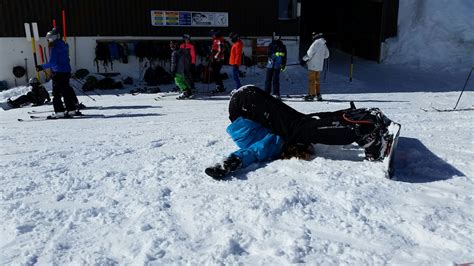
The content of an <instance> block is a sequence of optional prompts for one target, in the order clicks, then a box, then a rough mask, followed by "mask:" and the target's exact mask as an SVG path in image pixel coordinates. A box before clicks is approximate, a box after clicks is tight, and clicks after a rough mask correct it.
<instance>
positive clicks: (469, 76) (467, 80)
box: [453, 67, 474, 110]
mask: <svg viewBox="0 0 474 266" xmlns="http://www.w3.org/2000/svg"><path fill="white" fill-rule="evenodd" d="M472 69H474V67H471V71H470V72H469V75H468V76H467V79H466V82H465V83H464V87H463V88H462V91H461V94H460V95H459V98H458V101H457V102H456V106H454V109H453V110H456V107H458V103H459V100H461V96H462V93H463V92H464V89H466V86H467V83H468V82H469V78H471V74H472Z"/></svg>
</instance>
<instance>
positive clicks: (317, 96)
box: [316, 94, 323, 102]
mask: <svg viewBox="0 0 474 266" xmlns="http://www.w3.org/2000/svg"><path fill="white" fill-rule="evenodd" d="M316 100H317V101H318V102H322V101H323V97H321V94H317V95H316Z"/></svg>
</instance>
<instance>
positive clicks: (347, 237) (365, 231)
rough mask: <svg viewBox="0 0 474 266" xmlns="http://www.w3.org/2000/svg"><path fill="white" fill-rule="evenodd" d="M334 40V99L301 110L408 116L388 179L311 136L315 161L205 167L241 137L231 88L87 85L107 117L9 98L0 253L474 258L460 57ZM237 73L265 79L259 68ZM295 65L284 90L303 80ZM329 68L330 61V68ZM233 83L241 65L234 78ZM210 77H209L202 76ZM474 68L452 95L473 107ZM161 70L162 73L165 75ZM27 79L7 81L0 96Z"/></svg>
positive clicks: (1, 135)
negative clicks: (123, 90) (358, 51)
mask: <svg viewBox="0 0 474 266" xmlns="http://www.w3.org/2000/svg"><path fill="white" fill-rule="evenodd" d="M348 62H349V61H348V56H347V55H344V54H338V53H334V57H333V58H332V61H331V70H330V72H329V73H328V74H327V76H326V79H325V82H324V83H323V86H322V90H323V96H324V98H325V99H326V100H327V101H325V102H313V103H307V102H302V101H300V100H298V99H294V98H291V99H287V100H286V103H287V104H289V105H291V106H292V107H294V108H296V109H297V110H300V111H302V112H308V113H309V112H316V111H330V110H338V109H342V108H347V107H348V106H349V103H348V102H349V101H350V100H354V101H355V103H356V106H359V107H380V108H381V109H382V110H383V111H385V113H386V115H387V116H388V117H390V118H391V119H393V120H395V121H397V122H399V123H401V124H402V133H401V138H400V141H399V145H398V150H397V156H396V161H395V164H396V167H397V172H396V176H395V180H388V179H385V178H383V171H382V167H381V164H378V163H373V162H367V161H364V160H363V157H362V154H363V151H362V150H360V149H358V148H357V147H356V146H346V147H340V146H324V145H316V146H315V149H316V155H315V156H314V158H313V159H312V160H310V161H301V160H296V159H292V160H277V161H272V162H268V163H264V164H260V165H253V166H251V167H250V168H248V169H243V170H240V171H238V172H237V173H235V175H233V176H232V177H231V178H229V179H228V180H225V181H215V180H213V179H212V178H210V177H208V176H206V175H205V174H204V171H203V170H204V168H205V167H207V166H210V165H212V164H214V163H215V162H217V161H219V160H220V159H221V158H223V157H224V156H226V155H227V154H228V153H230V152H232V151H233V150H234V149H235V148H236V147H235V145H234V144H233V142H232V141H231V140H230V138H229V137H228V136H227V135H226V132H225V128H226V126H227V125H228V123H229V121H228V118H227V116H228V114H227V104H228V96H219V97H214V98H211V99H207V98H205V97H202V98H200V99H199V98H198V99H195V100H188V101H177V100H175V99H174V97H165V98H163V99H161V100H159V101H155V100H153V98H154V97H155V95H154V94H140V95H137V96H132V95H130V94H124V95H123V96H116V95H115V93H119V92H120V91H111V92H109V91H100V93H101V94H103V95H102V96H98V95H95V94H94V93H91V95H92V96H93V97H94V98H95V99H96V101H95V102H94V101H92V100H90V99H89V98H87V97H86V96H83V95H82V96H81V95H80V96H79V98H80V100H81V101H82V102H84V103H85V104H86V105H88V106H102V107H103V108H102V109H101V110H86V111H84V113H86V114H104V115H105V117H95V118H85V119H73V120H58V121H41V122H31V123H30V122H18V121H17V118H27V117H28V114H27V111H31V110H51V108H52V107H51V106H41V107H27V108H22V109H14V110H9V111H0V118H1V119H0V147H2V148H1V151H0V167H1V173H2V174H1V177H0V217H1V219H2V222H1V224H0V264H2V265H5V264H7V265H8V264H35V263H37V264H39V265H43V264H62V265H64V264H97V265H113V264H133V265H140V264H154V265H163V264H191V265H202V264H211V265H215V264H246V265H287V264H290V263H307V264H309V265H316V264H325V265H327V264H351V265H362V264H369V265H374V264H375V265H382V264H423V265H449V264H451V263H465V262H474V255H473V254H474V237H473V236H474V210H473V207H472V206H474V196H473V191H474V180H473V178H474V175H473V173H474V165H473V164H472V158H473V155H474V152H473V151H474V145H473V131H474V123H473V121H474V112H473V111H456V112H448V113H440V112H431V111H430V112H425V111H422V110H421V109H420V108H428V109H429V108H430V105H432V106H436V107H440V108H450V109H452V108H453V107H454V105H455V103H456V101H457V99H458V96H459V92H460V89H461V88H462V86H463V85H464V82H465V79H466V77H467V73H466V72H465V71H458V72H456V73H439V72H424V71H420V70H413V69H407V68H405V67H401V66H387V65H378V64H376V63H372V62H366V61H362V60H357V61H356V65H355V79H354V81H353V82H352V83H350V82H349V81H348V77H347V70H348V65H347V64H348ZM247 73H248V76H247V77H246V78H244V79H243V81H244V83H254V84H256V85H259V86H262V85H263V79H264V72H263V70H260V69H255V70H254V71H247ZM305 75H306V71H305V69H304V68H302V67H300V66H293V67H289V70H288V71H287V72H285V73H283V75H282V87H283V94H292V95H298V94H301V95H302V94H304V93H306V77H305ZM323 76H324V75H323ZM226 84H227V87H232V81H231V80H227V81H226ZM197 87H198V89H200V90H204V91H205V90H207V85H205V84H197ZM473 87H474V81H472V80H471V81H470V83H469V85H468V88H467V89H466V92H465V93H464V94H463V97H462V98H461V101H460V103H459V106H458V109H466V108H472V107H473V105H472V103H473V99H474V93H473ZM170 88H171V86H164V87H163V89H170ZM24 90H25V89H24V88H16V89H13V90H10V91H6V92H1V93H0V101H2V102H4V101H5V100H6V98H8V97H12V96H14V95H18V94H20V93H21V92H23V91H24Z"/></svg>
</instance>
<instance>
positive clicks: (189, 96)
mask: <svg viewBox="0 0 474 266" xmlns="http://www.w3.org/2000/svg"><path fill="white" fill-rule="evenodd" d="M192 98H193V93H192V92H191V90H189V89H188V90H185V91H183V92H182V93H181V94H180V95H179V96H178V97H176V99H177V100H186V99H192Z"/></svg>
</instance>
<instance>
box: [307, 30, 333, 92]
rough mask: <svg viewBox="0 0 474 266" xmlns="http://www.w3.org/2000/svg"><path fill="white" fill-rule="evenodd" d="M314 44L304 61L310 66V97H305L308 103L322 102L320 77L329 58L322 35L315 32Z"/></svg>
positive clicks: (313, 35)
mask: <svg viewBox="0 0 474 266" xmlns="http://www.w3.org/2000/svg"><path fill="white" fill-rule="evenodd" d="M311 37H312V40H313V43H312V44H311V46H310V47H309V49H308V51H307V52H306V55H305V56H303V61H305V62H307V65H308V95H306V96H305V97H304V99H305V100H306V101H314V98H315V97H316V99H317V100H318V101H322V100H323V98H322V97H321V84H320V76H321V71H322V70H323V66H324V59H326V58H328V57H329V50H328V47H327V46H326V40H325V39H324V38H323V34H322V33H316V32H313V33H312V34H311Z"/></svg>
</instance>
